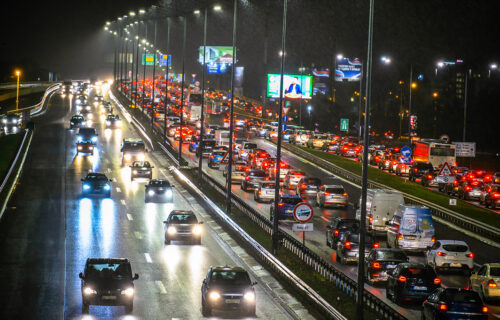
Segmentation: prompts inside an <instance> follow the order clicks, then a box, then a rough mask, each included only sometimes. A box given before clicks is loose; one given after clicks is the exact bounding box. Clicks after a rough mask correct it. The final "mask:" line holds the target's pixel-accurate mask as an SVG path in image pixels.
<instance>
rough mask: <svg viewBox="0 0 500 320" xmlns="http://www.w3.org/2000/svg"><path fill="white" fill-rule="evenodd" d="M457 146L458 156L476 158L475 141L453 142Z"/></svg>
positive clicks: (456, 152)
mask: <svg viewBox="0 0 500 320" xmlns="http://www.w3.org/2000/svg"><path fill="white" fill-rule="evenodd" d="M453 144H454V145H455V146H456V149H455V155H456V156H457V157H464V158H474V157H475V156H476V143H475V142H453Z"/></svg>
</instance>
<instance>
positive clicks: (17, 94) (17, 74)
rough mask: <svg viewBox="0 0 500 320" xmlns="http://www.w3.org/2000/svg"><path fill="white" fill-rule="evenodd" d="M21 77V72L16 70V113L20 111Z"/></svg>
mask: <svg viewBox="0 0 500 320" xmlns="http://www.w3.org/2000/svg"><path fill="white" fill-rule="evenodd" d="M20 76H21V71H19V70H16V77H17V86H16V88H17V89H16V111H17V110H19V77H20Z"/></svg>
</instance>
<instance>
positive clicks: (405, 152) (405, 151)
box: [401, 146, 411, 163]
mask: <svg viewBox="0 0 500 320" xmlns="http://www.w3.org/2000/svg"><path fill="white" fill-rule="evenodd" d="M401 155H402V156H403V157H402V159H401V160H402V162H404V163H411V148H410V147H408V146H404V147H402V148H401Z"/></svg>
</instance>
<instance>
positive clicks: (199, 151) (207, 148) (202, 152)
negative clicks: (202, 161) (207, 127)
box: [195, 139, 217, 158]
mask: <svg viewBox="0 0 500 320" xmlns="http://www.w3.org/2000/svg"><path fill="white" fill-rule="evenodd" d="M216 144H217V143H216V142H215V140H205V139H203V143H202V145H201V146H197V147H196V150H195V151H196V156H198V157H200V156H202V157H204V158H207V157H209V156H210V153H212V150H213V149H214V148H215V147H216Z"/></svg>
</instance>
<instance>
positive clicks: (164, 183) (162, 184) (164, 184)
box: [149, 180, 170, 187]
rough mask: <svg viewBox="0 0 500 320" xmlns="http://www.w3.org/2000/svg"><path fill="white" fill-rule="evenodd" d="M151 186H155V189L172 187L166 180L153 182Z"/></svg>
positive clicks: (150, 183)
mask: <svg viewBox="0 0 500 320" xmlns="http://www.w3.org/2000/svg"><path fill="white" fill-rule="evenodd" d="M149 185H150V186H154V187H168V186H170V183H168V181H164V180H151V181H150V182H149Z"/></svg>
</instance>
